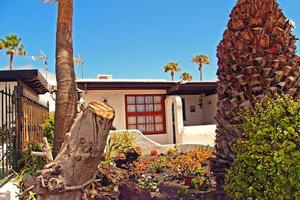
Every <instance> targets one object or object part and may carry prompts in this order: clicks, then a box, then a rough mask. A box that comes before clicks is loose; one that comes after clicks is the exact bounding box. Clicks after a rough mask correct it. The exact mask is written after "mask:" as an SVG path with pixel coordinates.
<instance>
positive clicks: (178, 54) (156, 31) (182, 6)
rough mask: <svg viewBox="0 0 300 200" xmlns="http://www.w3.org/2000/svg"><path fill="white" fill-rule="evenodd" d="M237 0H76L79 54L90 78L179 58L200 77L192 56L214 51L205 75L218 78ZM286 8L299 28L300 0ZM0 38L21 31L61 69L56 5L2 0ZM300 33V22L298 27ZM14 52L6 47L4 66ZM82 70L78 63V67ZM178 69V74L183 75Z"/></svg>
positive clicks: (156, 72)
mask: <svg viewBox="0 0 300 200" xmlns="http://www.w3.org/2000/svg"><path fill="white" fill-rule="evenodd" d="M235 2H236V1H235V0H215V1H211V0H184V1H183V0H126V1H125V0H74V8H75V10H74V29H73V30H74V32H73V40H74V41H73V42H74V53H75V56H76V55H78V53H80V54H81V55H82V56H83V57H84V60H85V64H84V67H85V70H84V73H85V77H86V78H94V77H96V75H97V74H112V75H113V77H114V78H134V79H137V78H148V79H154V78H158V79H170V77H169V75H168V74H165V73H164V72H163V70H162V67H163V65H164V64H166V63H167V62H169V61H177V62H179V63H180V65H181V66H182V71H186V72H190V73H191V74H192V75H193V77H194V79H195V80H196V79H199V73H198V70H197V67H196V66H195V65H194V64H193V63H191V58H192V56H193V55H195V54H198V53H203V54H207V55H209V57H210V59H211V65H210V66H207V67H206V66H205V69H204V72H203V79H204V80H214V79H216V75H215V74H216V71H217V59H216V47H217V44H218V43H219V41H220V40H221V38H222V34H223V31H224V30H225V28H226V24H227V22H228V19H229V17H228V15H229V13H230V11H231V9H232V8H233V6H234V4H235ZM278 2H279V3H280V6H281V7H282V9H283V11H284V13H285V15H286V16H287V17H288V18H291V19H292V20H293V21H295V23H296V27H297V24H299V27H300V15H299V10H300V2H299V0H280V1H278ZM0 7H1V8H3V9H1V12H0V37H4V36H5V35H7V34H10V33H16V34H17V35H19V36H20V37H21V38H22V42H23V43H24V45H25V47H26V50H27V54H28V55H38V54H39V50H40V49H42V50H43V51H44V52H45V53H46V54H47V55H48V57H49V71H50V72H52V73H54V72H55V32H56V16H57V13H56V12H57V5H56V3H52V4H43V3H42V1H41V0H26V1H24V0H0ZM294 33H295V34H296V36H297V37H299V36H300V31H299V29H298V28H296V29H295V30H294ZM8 61H9V58H8V57H7V56H5V55H4V52H3V51H2V52H1V53H0V68H1V69H3V68H4V67H6V66H7V65H8ZM15 66H16V68H18V67H24V66H27V67H36V68H41V69H43V64H42V63H41V62H38V61H30V60H28V59H25V58H22V57H17V58H16V59H15ZM76 72H77V73H78V74H79V76H80V73H81V71H80V68H76ZM178 77H179V75H177V78H178Z"/></svg>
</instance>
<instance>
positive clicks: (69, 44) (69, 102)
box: [53, 0, 77, 156]
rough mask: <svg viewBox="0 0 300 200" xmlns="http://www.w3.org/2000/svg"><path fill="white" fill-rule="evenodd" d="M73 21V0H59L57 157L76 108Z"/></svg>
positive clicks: (57, 35) (55, 147) (56, 103)
mask: <svg viewBox="0 0 300 200" xmlns="http://www.w3.org/2000/svg"><path fill="white" fill-rule="evenodd" d="M72 21H73V0H58V17H57V31H56V81H57V93H56V102H55V135H54V148H53V154H54V156H56V155H57V153H58V151H59V150H60V147H61V145H62V143H63V141H64V138H65V134H66V133H67V132H68V131H69V129H70V128H71V125H72V123H73V119H74V118H75V114H76V107H77V97H76V83H75V72H74V63H73V41H72Z"/></svg>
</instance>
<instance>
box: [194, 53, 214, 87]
mask: <svg viewBox="0 0 300 200" xmlns="http://www.w3.org/2000/svg"><path fill="white" fill-rule="evenodd" d="M192 62H193V63H196V64H198V65H199V72H200V81H202V66H203V64H207V65H209V64H210V62H209V57H208V56H206V55H202V54H199V55H196V56H194V57H193V59H192Z"/></svg>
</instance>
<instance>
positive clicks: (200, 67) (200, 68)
mask: <svg viewBox="0 0 300 200" xmlns="http://www.w3.org/2000/svg"><path fill="white" fill-rule="evenodd" d="M199 72H200V81H202V63H200V64H199Z"/></svg>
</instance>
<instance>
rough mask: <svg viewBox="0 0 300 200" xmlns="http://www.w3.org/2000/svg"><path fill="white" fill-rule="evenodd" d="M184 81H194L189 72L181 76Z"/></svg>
mask: <svg viewBox="0 0 300 200" xmlns="http://www.w3.org/2000/svg"><path fill="white" fill-rule="evenodd" d="M180 78H181V79H182V80H183V81H191V80H192V79H193V77H192V75H191V74H190V73H187V72H183V73H182V74H181V76H180Z"/></svg>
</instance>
